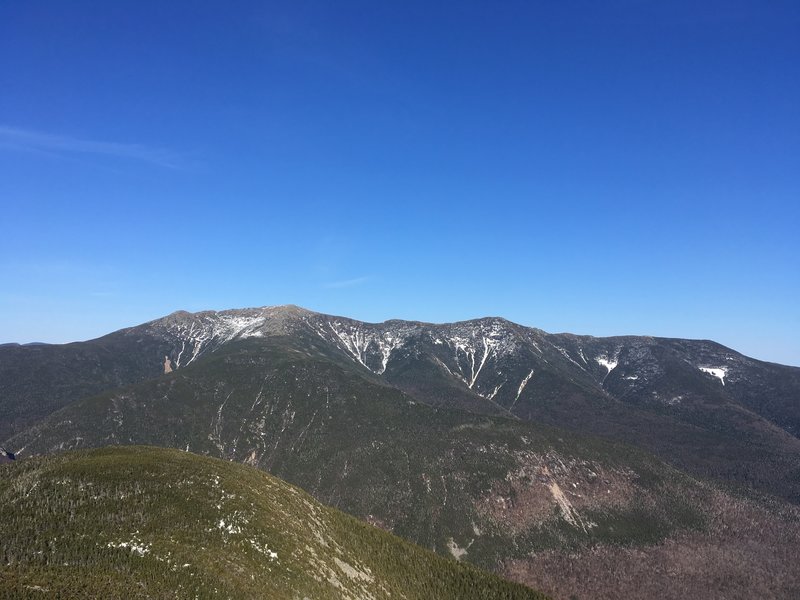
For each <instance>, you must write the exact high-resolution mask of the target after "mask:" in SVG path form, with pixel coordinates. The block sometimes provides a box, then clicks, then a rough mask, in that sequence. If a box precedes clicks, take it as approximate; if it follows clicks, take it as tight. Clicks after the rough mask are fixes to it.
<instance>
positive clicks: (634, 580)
mask: <svg viewBox="0 0 800 600" xmlns="http://www.w3.org/2000/svg"><path fill="white" fill-rule="evenodd" d="M709 497H710V504H709V506H708V509H709V515H710V517H711V522H710V527H709V529H708V531H706V532H690V531H684V532H681V533H678V534H675V535H672V536H670V537H669V538H667V539H666V540H664V541H663V542H661V543H658V544H654V545H650V546H637V547H622V546H613V545H596V546H593V547H590V548H587V549H585V550H581V551H578V552H575V553H571V554H567V553H564V552H559V551H556V550H547V551H544V552H539V553H536V554H535V555H533V556H530V557H529V558H526V559H517V560H511V561H507V562H506V563H505V564H504V565H503V567H502V570H501V573H502V574H503V575H505V576H506V577H508V578H509V579H512V580H514V581H518V582H521V583H525V584H527V585H530V586H532V587H534V588H536V589H540V590H542V591H543V592H545V593H547V594H550V595H551V596H552V597H553V598H556V599H564V600H572V599H581V600H582V599H584V598H587V599H588V598H592V599H595V600H596V599H612V598H613V599H617V598H631V599H645V598H646V599H656V598H657V599H663V600H670V599H673V598H674V599H678V598H680V599H686V598H703V599H704V600H733V599H737V598H742V599H744V598H748V599H749V598H800V569H798V566H797V565H798V562H797V561H798V557H799V556H800V508H798V507H795V506H789V505H785V506H781V507H779V509H775V510H773V509H770V510H766V509H764V508H763V507H761V506H759V505H757V504H755V503H753V502H750V501H744V500H741V499H737V498H733V497H731V496H728V495H726V494H724V493H721V492H714V493H712V494H710V495H709Z"/></svg>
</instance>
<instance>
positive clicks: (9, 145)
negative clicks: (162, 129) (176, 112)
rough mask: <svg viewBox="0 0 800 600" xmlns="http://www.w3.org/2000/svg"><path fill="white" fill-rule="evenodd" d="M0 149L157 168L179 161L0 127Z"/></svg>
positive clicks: (164, 153)
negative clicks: (93, 157) (104, 158)
mask: <svg viewBox="0 0 800 600" xmlns="http://www.w3.org/2000/svg"><path fill="white" fill-rule="evenodd" d="M0 147H3V148H6V149H11V150H20V151H28V152H46V153H51V154H56V155H66V154H94V155H99V156H112V157H117V158H125V159H130V160H136V161H141V162H146V163H150V164H152V165H157V166H159V167H166V168H169V169H177V168H180V166H181V164H180V163H181V161H180V159H179V157H178V156H177V155H176V154H175V153H173V152H170V151H169V150H165V149H163V148H154V147H151V146H145V145H142V144H123V143H119V142H100V141H96V140H85V139H81V138H74V137H69V136H64V135H54V134H50V133H42V132H39V131H29V130H27V129H18V128H16V127H8V126H5V125H0Z"/></svg>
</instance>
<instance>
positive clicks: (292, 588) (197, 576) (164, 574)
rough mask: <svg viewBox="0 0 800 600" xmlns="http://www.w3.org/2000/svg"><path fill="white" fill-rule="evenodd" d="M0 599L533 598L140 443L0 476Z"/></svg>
mask: <svg viewBox="0 0 800 600" xmlns="http://www.w3.org/2000/svg"><path fill="white" fill-rule="evenodd" d="M0 502H2V506H3V510H4V516H3V519H2V520H0V597H4V598H25V597H31V598H48V597H52V598H74V597H81V598H86V597H96V598H118V597H119V598H122V597H124V598H218V597H221V598H270V599H282V598H286V599H293V600H294V599H298V600H302V599H306V598H307V599H309V600H313V599H317V598H321V599H324V598H345V599H348V598H349V599H361V598H364V599H375V600H377V599H380V598H406V599H408V600H411V599H415V598H419V599H426V600H427V599H431V598H436V599H438V600H445V599H447V598H454V599H456V598H458V599H462V598H476V599H478V598H486V599H489V598H502V599H509V600H510V599H517V598H520V599H522V598H526V599H533V598H544V596H543V595H541V594H539V593H537V592H534V591H532V590H530V589H528V588H525V587H523V586H520V585H517V584H514V583H510V582H507V581H504V580H502V579H500V578H498V577H496V576H494V575H491V574H488V573H484V572H482V571H480V570H478V569H475V568H474V567H471V566H469V565H466V564H463V563H458V562H455V561H452V560H448V559H445V558H442V557H439V556H437V555H435V554H433V553H432V552H429V551H427V550H424V549H422V548H419V547H417V546H414V545H412V544H409V543H408V542H405V541H403V540H401V539H399V538H397V537H394V536H392V535H390V534H387V533H385V532H383V531H380V530H379V529H376V528H374V527H372V526H370V525H367V524H364V523H362V522H360V521H357V520H356V519H354V518H352V517H349V516H347V515H345V514H343V513H341V512H339V511H337V510H335V509H332V508H328V507H325V506H323V505H321V504H319V503H318V502H317V501H315V500H314V499H313V498H312V497H311V496H309V495H308V494H306V493H305V492H302V491H301V490H299V489H297V488H295V487H293V486H291V485H289V484H287V483H285V482H283V481H281V480H279V479H277V478H274V477H271V476H270V475H267V474H266V473H263V472H261V471H259V470H257V469H255V468H252V467H247V466H244V465H239V464H235V463H230V462H226V461H222V460H218V459H212V458H207V457H200V456H196V455H194V454H190V453H187V452H181V451H177V450H166V449H156V448H147V447H119V448H105V449H100V450H92V451H81V452H70V453H66V454H62V455H56V456H51V457H47V458H41V459H31V460H26V461H20V462H18V463H16V464H9V465H4V466H3V467H2V470H1V471H0Z"/></svg>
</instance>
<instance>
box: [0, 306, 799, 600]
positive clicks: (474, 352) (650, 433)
mask: <svg viewBox="0 0 800 600" xmlns="http://www.w3.org/2000/svg"><path fill="white" fill-rule="evenodd" d="M0 410H2V414H4V415H6V416H7V418H6V419H4V420H3V421H2V422H0V441H2V440H5V441H2V445H3V446H4V447H6V448H7V449H9V450H10V451H12V452H15V453H16V454H17V455H18V457H19V458H25V457H27V456H31V455H33V454H42V453H51V452H54V451H60V450H65V449H74V448H82V447H96V446H106V445H116V444H151V445H157V446H165V447H173V448H180V449H183V450H189V451H191V452H197V453H201V454H208V455H212V456H217V457H220V458H227V459H229V460H235V461H238V462H242V463H247V464H251V465H253V466H257V467H259V468H261V469H264V470H266V471H268V472H270V473H272V474H275V475H277V476H279V477H281V478H283V479H286V480H287V481H289V482H291V483H294V484H296V485H299V486H301V487H302V488H304V489H305V490H307V491H308V492H310V493H311V494H312V495H314V496H315V497H316V498H317V499H319V500H320V501H322V502H324V503H327V504H331V505H333V506H337V507H339V508H341V509H342V510H344V511H346V512H349V513H350V514H352V515H354V516H357V517H359V518H361V519H364V520H366V521H368V522H371V523H373V524H375V525H378V526H379V527H382V528H384V529H387V530H389V531H392V532H394V533H396V534H398V535H401V536H403V537H406V538H407V539H410V540H412V541H414V542H416V543H418V544H421V545H423V546H426V547H429V548H432V549H434V550H436V551H438V552H440V553H442V554H446V555H450V556H452V557H455V558H458V559H461V560H467V561H470V562H473V563H475V564H477V565H479V566H482V567H485V568H488V569H492V570H494V571H496V572H499V573H501V574H505V575H507V576H511V577H513V578H515V579H517V580H518V581H522V582H525V583H529V584H531V585H533V586H534V587H537V588H540V589H544V590H545V591H547V592H548V593H552V594H553V595H554V596H556V597H569V596H570V595H576V596H577V597H584V596H585V595H587V594H588V593H589V592H590V591H591V592H592V595H593V597H609V598H611V597H619V596H626V592H631V593H633V592H634V591H635V590H636V589H638V588H636V587H635V585H636V582H635V581H630V582H628V583H627V585H630V586H632V587H630V588H629V589H627V590H626V588H625V585H626V582H625V581H623V580H615V581H616V583H615V584H614V585H613V586H610V587H609V588H608V589H601V588H602V586H600V587H596V588H594V589H593V590H589V589H586V588H584V587H582V586H583V585H585V581H584V582H583V583H582V582H581V581H582V580H575V578H571V577H568V576H567V575H566V573H567V572H568V571H569V570H571V571H577V570H580V569H587V570H588V571H587V577H591V574H592V573H593V572H595V571H597V572H599V571H600V570H603V569H605V570H608V569H613V568H617V567H619V568H622V565H624V566H625V569H626V570H627V571H628V572H630V573H645V572H647V573H650V575H649V576H648V577H649V579H648V582H649V585H650V586H651V587H652V595H651V597H672V596H670V594H672V593H674V594H688V595H692V594H696V593H699V592H700V590H702V589H703V586H704V585H706V584H707V581H708V578H709V577H711V578H715V581H719V582H720V583H719V590H722V591H720V593H719V594H718V595H716V596H715V595H714V594H713V593H712V594H710V595H709V593H708V590H705V591H704V593H705V594H706V597H709V598H713V597H719V598H730V597H735V593H734V592H735V591H736V590H742V589H744V590H748V592H749V593H756V592H758V593H762V592H764V590H766V592H770V589H771V588H769V587H768V586H770V585H771V586H773V587H774V586H778V588H774V589H772V592H776V591H777V592H780V593H786V590H789V589H795V588H792V587H791V586H800V582H799V581H798V577H797V576H792V575H791V574H790V573H789V571H790V568H789V564H788V563H786V562H784V559H783V558H782V556H783V555H782V554H781V553H782V552H783V553H787V554H789V553H791V550H790V547H791V543H793V540H795V541H796V540H798V539H800V537H798V531H800V529H798V525H797V520H796V519H797V516H798V506H797V505H798V503H799V502H800V439H798V437H797V436H798V432H800V369H798V368H795V367H786V366H781V365H776V364H771V363H764V362H761V361H757V360H753V359H750V358H747V357H745V356H742V355H741V354H739V353H737V352H735V351H733V350H730V349H728V348H725V347H724V346H721V345H719V344H716V343H714V342H709V341H693V340H680V339H667V338H650V337H615V338H593V337H589V336H576V335H571V334H548V333H545V332H543V331H541V330H538V329H532V328H527V327H523V326H520V325H516V324H514V323H511V322H509V321H506V320H504V319H501V318H485V319H478V320H474V321H467V322H461V323H452V324H444V325H435V324H427V323H418V322H408V321H387V322H385V323H380V324H368V323H362V322H359V321H355V320H352V319H347V318H344V317H335V316H330V315H323V314H319V313H314V312H311V311H307V310H304V309H302V308H298V307H294V306H282V307H266V308H259V309H244V310H231V311H223V312H210V311H209V312H201V313H194V314H192V313H186V312H177V313H173V314H171V315H169V316H167V317H164V318H162V319H158V320H156V321H152V322H150V323H146V324H143V325H140V326H137V327H132V328H129V329H124V330H121V331H118V332H114V333H111V334H109V335H107V336H104V337H102V338H98V339H96V340H91V341H88V342H80V343H74V344H67V345H60V346H52V345H36V346H9V345H6V346H2V347H0ZM745 514H746V515H747V517H746V518H745V517H744V515H745ZM731 523H741V524H742V527H740V528H736V527H734V528H733V529H731V527H730V524H731ZM626 547H628V548H629V547H636V548H638V549H639V551H638V552H637V554H636V556H635V557H632V556H630V555H629V554H628V553H626V552H625V551H623V550H621V549H624V548H626ZM733 547H735V548H737V552H739V553H740V554H739V556H740V558H741V560H746V561H748V562H749V563H750V564H751V565H752V568H753V569H761V571H760V572H764V573H766V572H767V571H768V570H770V569H771V570H772V571H771V572H775V571H777V572H781V573H782V574H784V575H785V576H783V577H782V578H779V579H777V580H776V579H774V578H764V579H765V580H763V581H762V578H761V577H760V576H754V577H752V578H751V579H750V580H748V582H746V584H745V583H742V582H741V581H739V580H738V579H736V577H735V576H734V575H735V573H734V572H735V570H736V569H735V566H734V564H733V563H725V562H724V561H720V560H718V559H717V557H718V556H719V553H720V552H722V549H723V548H733ZM567 550H568V552H566V551H567ZM681 554H683V555H686V554H697V555H698V556H701V557H705V558H698V559H697V560H699V561H701V562H702V561H705V564H704V565H703V566H704V573H705V575H704V576H700V575H699V574H698V573H696V572H695V571H693V570H692V569H688V568H687V565H686V564H684V563H681V562H680V560H679V559H678V557H679V556H680V555H681ZM759 565H760V566H759ZM696 566H697V564H695V565H693V567H692V568H694V567H696ZM592 569H594V570H595V571H593V570H592ZM669 569H672V571H671V572H673V573H676V572H678V573H681V572H683V571H686V572H685V573H683V575H684V576H683V578H682V579H681V582H682V583H680V584H676V583H675V578H674V577H668V576H667V571H668V570H669ZM689 571H692V572H691V573H690V572H689ZM559 573H561V575H559ZM653 573H655V574H653ZM658 573H661V575H658ZM766 579H769V581H766ZM726 585H728V586H733V587H730V588H726V587H725V586H726ZM737 586H738V587H737ZM764 586H767V587H764ZM796 589H800V587H797V588H796ZM780 593H779V594H778V595H780ZM732 594H733V595H732ZM628 595H629V594H628ZM675 597H680V596H679V595H676V596H675Z"/></svg>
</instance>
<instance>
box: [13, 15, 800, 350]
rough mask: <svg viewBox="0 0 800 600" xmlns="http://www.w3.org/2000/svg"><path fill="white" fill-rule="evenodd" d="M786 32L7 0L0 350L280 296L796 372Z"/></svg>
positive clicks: (791, 78)
mask: <svg viewBox="0 0 800 600" xmlns="http://www.w3.org/2000/svg"><path fill="white" fill-rule="evenodd" d="M165 4H168V5H169V6H164V5H165ZM798 30H800V4H798V3H796V2H763V1H760V2H756V1H753V2H741V1H738V2H737V1H735V0H734V1H732V0H727V1H713V0H712V1H707V2H701V3H697V2H681V1H678V2H655V1H653V2H649V1H645V0H625V1H623V0H611V1H609V2H594V1H591V2H590V1H582V2H578V1H575V2H571V1H565V2H528V1H526V2H504V3H498V2H459V3H451V2H448V3H437V2H396V3H385V2H366V1H365V2H346V1H343V2H335V3H333V2H302V1H301V2H296V1H293V2H282V3H274V2H248V3H243V2H224V3H223V2H185V3H181V2H170V3H164V2H146V1H137V2H123V1H120V2H113V3H108V2H81V1H75V2H69V3H67V2H46V1H42V2H24V3H23V2H7V3H3V5H2V6H0V207H1V208H2V219H0V342H6V341H19V342H29V341H34V340H37V341H51V342H64V341H71V340H76V339H86V338H90V337H94V336H97V335H100V334H103V333H106V332H108V331H111V330H114V329H118V328H121V327H124V326H129V325H133V324H136V323H140V322H143V321H146V320H149V319H152V318H156V317H158V316H161V315H163V314H166V313H169V312H172V311H173V310H177V309H187V310H202V309H223V308H232V307H245V306H261V305H272V304H285V303H294V304H299V305H302V306H305V307H307V308H311V309H314V310H319V311H323V312H329V313H334V314H343V315H347V316H352V317H355V318H359V319H363V320H369V321H379V320H384V319H388V318H410V319H419V320H427V321H453V320H460V319H466V318H472V317H479V316H486V315H500V316H504V317H506V318H509V319H511V320H514V321H517V322H520V323H523V324H526V325H532V326H537V327H541V328H543V329H545V330H548V331H554V332H556V331H571V332H575V333H587V334H593V335H616V334H649V335H662V336H675V337H692V338H711V339H715V340H717V341H720V342H722V343H724V344H726V345H729V346H732V347H733V348H735V349H737V350H740V351H742V352H744V353H745V354H748V355H751V356H755V357H757V358H762V359H766V360H773V361H778V362H784V363H788V364H795V365H800V310H798V305H800V303H798V295H799V294H798V293H799V292H800V267H799V266H798V265H800V235H798V229H799V228H800V206H799V204H800V202H799V201H800V110H798V106H800V77H798V71H797V65H798V64H800V36H798V35H797V32H798Z"/></svg>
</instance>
